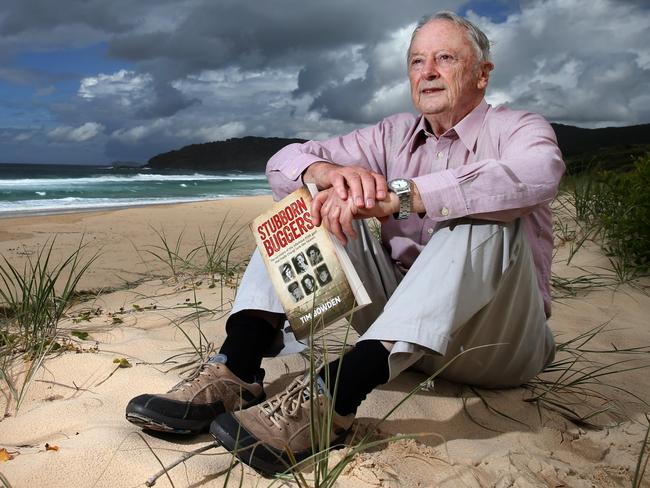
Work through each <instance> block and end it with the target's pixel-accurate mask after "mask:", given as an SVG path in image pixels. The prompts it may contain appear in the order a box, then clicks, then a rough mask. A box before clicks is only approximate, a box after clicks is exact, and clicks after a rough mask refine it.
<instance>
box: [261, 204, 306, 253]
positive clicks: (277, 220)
mask: <svg viewBox="0 0 650 488" xmlns="http://www.w3.org/2000/svg"><path fill="white" fill-rule="evenodd" d="M313 228H314V224H313V222H312V221H311V215H310V213H309V211H308V209H307V204H306V203H305V200H304V199H303V198H302V197H301V198H299V199H298V200H296V201H295V202H291V204H289V205H287V206H286V207H285V208H283V209H282V210H280V211H279V212H277V213H276V214H274V215H273V216H272V217H270V218H269V219H267V220H265V221H264V222H262V224H260V225H259V226H257V232H259V235H260V239H261V240H262V244H263V245H264V249H265V250H266V254H267V255H268V256H269V257H271V256H273V254H275V253H276V252H278V251H279V250H280V249H283V248H285V247H287V246H288V245H289V244H291V243H292V242H293V241H294V240H296V239H298V238H299V237H300V236H302V235H303V234H306V233H307V232H309V231H310V230H312V229H313Z"/></svg>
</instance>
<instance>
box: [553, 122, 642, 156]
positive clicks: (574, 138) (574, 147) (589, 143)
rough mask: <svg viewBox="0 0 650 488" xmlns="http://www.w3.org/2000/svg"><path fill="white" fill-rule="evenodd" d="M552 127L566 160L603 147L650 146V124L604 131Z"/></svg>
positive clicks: (603, 129) (554, 125) (556, 125)
mask: <svg viewBox="0 0 650 488" xmlns="http://www.w3.org/2000/svg"><path fill="white" fill-rule="evenodd" d="M551 125H552V126H553V129H554V130H555V134H556V135H557V141H558V144H559V145H560V149H561V150H562V154H563V155H564V157H565V158H566V157H570V156H575V155H577V154H581V153H585V152H590V151H593V150H595V149H598V148H601V147H609V146H629V145H633V144H650V124H642V125H630V126H627V127H603V128H602V129H583V128H582V127H574V126H572V125H562V124H551Z"/></svg>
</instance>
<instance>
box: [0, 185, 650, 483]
mask: <svg viewBox="0 0 650 488" xmlns="http://www.w3.org/2000/svg"><path fill="white" fill-rule="evenodd" d="M269 203H270V197H255V198H241V199H232V200H224V201H217V202H202V203H192V204H184V205H169V206H160V207H143V208H130V209H123V210H112V211H102V212H89V213H78V214H66V215H55V216H39V217H24V218H16V219H3V220H0V254H1V255H2V256H5V257H6V258H7V259H9V260H10V261H11V262H13V263H17V264H20V263H22V262H24V260H25V259H27V258H28V257H29V256H34V254H33V253H34V252H35V251H37V249H38V246H39V245H41V246H42V245H43V243H44V242H45V241H47V240H48V239H51V238H52V237H53V235H54V234H56V235H57V238H56V242H55V246H54V248H55V254H56V256H57V258H58V257H60V256H61V255H63V254H65V253H67V252H70V251H71V250H72V249H74V247H75V246H76V245H77V244H78V243H79V240H80V239H81V238H82V236H83V239H84V242H87V243H88V247H87V249H86V250H85V251H84V252H85V253H86V254H89V255H90V254H92V253H94V252H95V251H97V250H101V255H100V257H99V258H98V260H97V261H96V262H95V263H94V265H93V267H92V268H91V270H90V272H89V273H88V274H87V275H86V276H85V277H84V279H83V280H82V282H81V284H80V289H83V290H93V291H94V292H95V293H94V294H91V295H89V296H88V297H87V298H85V299H84V301H83V302H82V303H79V304H76V305H75V306H74V307H73V309H72V310H71V312H70V313H69V314H68V316H66V318H65V319H64V320H63V321H62V322H61V324H60V330H61V334H62V336H63V337H67V338H68V340H69V343H70V344H71V345H72V347H73V348H74V349H77V350H76V351H75V350H72V351H68V352H64V353H61V354H58V355H55V356H52V357H49V358H48V359H47V361H46V362H45V365H44V367H43V368H42V369H41V370H40V371H39V372H38V374H37V381H35V382H34V383H33V384H32V385H31V388H30V390H29V391H28V393H27V395H26V399H25V401H24V403H23V404H22V406H21V408H20V410H19V411H18V412H17V413H16V412H15V408H14V406H13V404H11V403H10V402H9V399H8V394H7V389H6V387H5V385H2V398H0V408H2V412H4V414H5V416H4V418H3V419H1V420H0V449H2V448H4V449H6V450H7V451H8V452H9V453H10V454H11V455H12V456H13V459H11V460H9V461H6V462H0V473H2V474H3V475H4V476H5V477H6V478H7V480H8V481H9V482H10V483H11V486H13V487H48V488H56V487H70V486H75V487H77V486H78V487H122V486H124V487H139V486H145V481H146V480H147V479H148V478H149V477H150V476H152V475H153V474H154V473H156V472H157V471H158V470H159V469H160V464H159V461H158V459H160V461H162V462H163V463H170V462H172V461H174V460H176V459H177V458H178V457H179V456H180V455H181V454H182V453H184V452H187V451H191V450H193V449H197V448H199V447H201V446H205V445H207V444H209V443H210V442H211V438H210V437H209V436H208V435H201V436H196V437H173V436H170V435H158V434H152V433H147V432H142V431H141V430H140V429H138V428H136V427H135V426H133V425H131V424H130V423H128V422H127V421H126V420H125V419H124V408H125V406H126V404H127V402H128V401H129V399H130V398H131V397H133V396H135V395H138V394H140V393H145V392H163V391H166V390H167V389H168V388H170V387H171V386H172V385H174V384H175V383H177V382H178V381H179V379H180V377H179V370H180V369H178V367H180V366H181V364H182V363H184V362H186V361H188V360H190V359H191V358H192V352H193V348H192V346H191V344H190V342H189V340H188V339H187V337H186V335H185V334H187V336H189V337H190V338H191V339H192V341H194V343H195V344H198V341H199V339H198V337H199V332H198V327H199V325H200V329H201V331H202V332H203V333H204V334H205V337H206V339H207V340H208V341H210V342H211V343H212V345H213V347H215V348H217V349H218V347H219V345H220V344H221V341H222V340H223V337H224V330H223V324H224V322H225V318H226V316H227V312H228V310H229V307H230V305H231V301H232V298H233V296H234V289H233V288H232V286H228V284H226V285H224V286H220V284H219V282H218V284H217V286H216V287H210V280H209V279H207V278H206V277H197V278H195V279H193V280H178V281H175V280H173V279H171V278H170V276H171V271H170V269H169V268H166V266H165V265H164V264H163V263H161V262H160V261H158V260H157V259H155V258H154V257H153V256H152V254H151V253H148V252H147V250H149V251H156V247H155V246H159V245H160V244H161V242H160V240H159V239H158V238H157V236H156V233H155V232H154V230H153V229H157V230H158V231H159V232H162V231H163V230H164V232H165V234H166V235H167V238H168V241H169V242H170V243H171V245H172V246H173V245H175V243H176V240H177V238H178V236H179V235H180V233H181V232H183V239H182V245H181V248H182V250H183V252H187V251H188V250H190V249H192V248H194V247H196V246H199V245H200V244H201V238H200V234H199V229H201V231H203V232H204V233H205V234H206V235H207V236H208V239H209V240H211V239H212V238H213V237H214V235H215V233H216V232H217V230H218V229H219V226H220V224H221V222H222V221H224V219H225V228H230V227H232V228H235V227H239V226H242V225H245V224H246V223H247V222H248V221H249V220H250V219H251V218H252V217H254V216H255V215H257V214H259V213H261V212H262V211H263V210H264V209H265V207H266V206H267V205H268V204H269ZM570 246H571V244H570V243H564V242H561V241H559V240H558V242H557V254H556V256H555V259H554V261H555V263H556V264H555V265H554V273H555V274H556V275H559V276H565V277H575V276H579V275H581V274H586V273H598V274H599V275H601V276H609V272H608V271H606V270H604V269H602V268H607V267H608V266H609V264H608V260H607V258H605V257H604V256H603V255H602V253H601V252H600V250H599V249H598V247H597V246H596V245H593V244H591V243H587V244H586V245H585V246H584V247H583V248H582V249H580V251H579V252H578V253H577V254H576V256H575V257H574V258H573V260H572V262H571V265H570V266H569V265H567V264H566V261H567V257H568V255H569V252H570ZM252 249H253V244H252V239H251V237H250V233H249V232H248V230H247V229H244V231H243V233H242V239H241V247H239V248H238V249H237V250H236V252H235V253H234V256H233V260H234V259H237V260H244V259H246V257H247V256H249V255H250V252H251V251H252ZM161 276H163V277H161ZM607 279H609V278H607ZM127 285H128V287H127ZM230 285H234V283H231V284H230ZM646 285H647V283H646ZM102 290H103V291H102ZM100 292H101V293H100ZM197 302H200V304H201V305H200V306H202V307H206V308H209V309H210V310H211V311H212V313H209V314H203V315H202V316H201V317H200V320H199V323H197V320H196V318H195V317H193V316H192V313H193V311H195V310H196V308H195V307H193V306H192V304H193V303H197ZM83 312H89V313H86V314H84V313H83ZM649 314H650V297H648V296H647V295H646V294H645V293H643V292H642V291H640V290H639V288H638V287H634V286H630V285H620V286H614V285H613V284H610V285H609V286H606V287H603V288H600V289H597V290H591V291H589V292H587V293H583V294H580V295H579V296H577V297H572V298H562V299H556V300H555V301H554V304H553V316H552V318H551V319H550V324H551V327H552V329H553V331H554V332H555V334H556V335H557V336H558V340H559V341H564V340H567V339H569V338H572V337H576V336H578V335H580V334H582V333H585V332H587V331H589V330H591V329H593V328H594V327H597V326H599V325H601V324H604V323H606V322H607V327H606V330H605V331H603V332H601V333H600V334H598V335H597V336H596V337H595V338H594V339H593V341H592V343H590V345H589V347H590V348H591V349H594V350H599V349H604V348H611V346H612V344H615V345H616V346H617V347H619V348H624V347H638V346H644V345H650V327H648V325H649V324H648V316H649ZM117 322H121V323H117ZM181 329H182V330H181ZM73 330H80V331H85V332H88V333H89V336H88V338H87V339H86V340H80V339H78V338H76V337H71V336H70V332H71V331H73ZM183 331H184V332H183ZM203 345H205V343H203ZM590 357H592V358H594V359H597V360H599V361H602V362H606V363H612V362H615V361H618V360H625V359H634V361H633V362H630V363H625V364H623V365H620V367H623V368H633V367H636V366H642V365H648V364H650V361H649V360H648V359H649V358H648V355H647V354H645V355H636V356H629V355H612V354H607V355H606V354H602V353H601V354H592V355H591V356H590ZM120 358H126V359H127V360H128V361H129V363H130V364H131V365H132V367H129V368H117V367H116V364H115V363H114V360H115V359H120ZM263 367H264V368H265V369H266V371H267V374H266V378H265V388H266V391H267V393H268V394H269V395H272V394H273V393H276V392H278V391H280V390H281V389H282V388H283V387H284V386H286V385H287V383H288V382H289V381H290V380H291V379H292V378H293V377H294V376H295V375H296V374H297V373H299V372H300V371H301V370H302V368H303V367H304V361H303V359H302V358H301V357H299V356H296V355H294V356H282V357H278V358H271V359H265V360H264V363H263ZM174 368H177V369H174ZM424 379H425V378H424V377H423V376H422V375H419V374H416V373H406V374H404V375H402V376H401V377H400V378H398V380H396V381H395V382H393V383H391V384H388V385H385V386H382V387H380V388H379V389H377V390H375V391H374V392H373V393H371V394H370V395H369V397H368V398H367V400H366V401H365V402H364V403H363V404H362V406H361V408H360V409H359V412H358V415H357V420H356V423H355V429H356V430H357V431H358V432H361V433H363V432H365V431H367V430H369V429H370V428H371V426H373V425H374V424H375V422H376V421H377V420H379V419H381V418H382V417H383V416H384V415H385V414H386V413H387V412H388V411H389V410H390V409H391V408H392V407H393V406H394V405H395V404H396V403H398V402H399V401H400V400H401V399H402V398H403V397H404V395H405V394H406V392H408V391H410V389H411V388H413V387H414V386H415V385H417V384H418V383H419V382H422V381H423V380H424ZM603 380H604V381H606V382H608V383H609V384H611V385H614V386H615V387H618V388H622V389H625V390H628V391H631V392H634V393H635V394H636V395H638V397H639V398H638V399H634V398H632V397H631V396H629V395H627V394H625V393H623V392H622V390H616V389H607V388H603V387H599V386H593V385H591V386H593V388H594V390H595V391H598V392H601V393H602V394H603V395H604V396H605V397H606V398H609V399H610V400H612V403H610V404H605V403H604V402H601V401H596V400H593V399H589V398H586V397H581V396H579V395H578V396H577V397H570V396H568V395H566V394H562V395H561V396H560V398H562V399H563V401H564V402H565V404H568V403H569V402H572V401H575V402H576V404H575V405H574V406H573V408H576V409H582V410H583V411H588V410H589V406H590V405H591V407H592V408H593V409H598V408H601V407H602V408H604V407H609V408H610V409H611V410H610V411H607V412H605V413H602V414H600V415H597V416H595V417H593V419H591V420H593V421H594V422H596V423H598V424H599V425H602V426H604V428H601V429H596V428H591V427H588V426H586V425H578V424H576V423H573V422H570V421H569V420H567V419H566V418H565V417H564V416H562V415H560V414H558V413H557V412H554V411H551V410H549V409H547V408H538V405H537V404H536V403H534V402H527V401H525V400H526V399H529V398H530V397H531V394H530V392H529V391H527V390H525V389H523V388H517V389H511V390H492V391H487V390H472V389H470V388H467V387H463V386H461V385H456V384H452V383H450V382H446V381H444V380H436V381H435V382H434V384H433V385H429V386H430V387H429V388H427V389H422V390H421V391H419V392H418V393H416V394H415V395H414V396H412V397H411V398H409V399H407V400H406V402H404V403H403V404H402V405H401V406H400V407H399V409H398V410H397V411H396V412H395V413H394V414H392V415H391V416H390V418H389V419H387V420H385V421H384V422H383V423H381V425H380V426H379V430H378V433H377V434H376V435H375V438H388V437H389V436H395V435H403V436H412V437H414V438H411V439H401V440H395V441H392V442H390V443H388V444H385V445H378V446H375V447H373V448H372V449H370V450H369V452H363V453H359V454H357V455H356V456H355V457H354V458H353V459H352V461H351V462H349V464H347V466H346V467H345V468H344V470H343V473H342V475H341V476H340V478H339V480H338V484H337V485H336V486H341V487H377V486H387V487H388V486H390V487H398V486H403V487H429V486H443V487H493V486H494V487H503V488H505V487H519V488H521V487H547V486H551V487H630V486H632V482H631V480H632V477H633V476H634V471H635V468H636V463H637V459H638V456H639V452H640V449H641V445H642V441H643V438H644V435H645V433H646V429H647V425H648V421H647V420H646V417H645V414H646V413H648V412H650V407H648V405H647V404H645V403H643V402H650V374H648V371H647V370H644V369H632V370H630V371H626V372H623V373H619V374H616V375H612V376H608V377H605V378H603ZM585 386H590V385H585ZM46 444H47V445H49V446H50V449H49V450H48V449H46ZM52 446H56V448H57V449H55V450H53V449H52ZM345 454H346V451H345V450H339V451H335V452H334V453H333V454H332V455H331V458H330V463H331V464H332V465H333V464H335V463H337V462H339V461H341V459H342V458H343V456H344V455H345ZM231 463H232V458H231V456H230V455H229V454H227V453H226V452H225V451H224V450H223V449H222V448H214V449H211V450H209V451H207V452H205V453H203V454H200V455H197V456H194V457H192V458H190V459H188V460H187V461H185V462H184V463H183V464H181V465H179V466H177V467H176V468H174V469H173V470H171V471H170V472H169V475H170V476H171V479H172V481H173V484H174V486H176V487H181V486H182V487H188V486H191V487H199V486H223V485H224V483H225V480H226V472H227V471H228V468H229V466H230V465H231ZM310 475H311V473H310V472H309V471H306V472H305V473H304V476H305V477H306V478H307V479H309V478H310ZM240 480H241V481H242V485H243V486H268V485H270V484H271V483H272V480H270V479H267V478H263V477H261V476H259V475H257V474H256V473H255V472H254V471H252V470H251V469H249V468H248V467H242V466H241V465H237V466H236V467H235V468H234V469H233V470H232V473H231V476H230V478H229V482H228V486H239V483H240ZM290 485H292V484H291V483H290V482H286V484H283V482H278V481H276V482H275V485H274V486H290ZM156 486H161V487H165V486H171V484H170V481H169V480H168V479H167V478H166V476H164V475H163V476H162V477H161V478H159V479H158V481H157V482H156ZM296 486H297V485H296ZM641 486H650V482H649V481H645V482H644V483H643V484H642V485H641Z"/></svg>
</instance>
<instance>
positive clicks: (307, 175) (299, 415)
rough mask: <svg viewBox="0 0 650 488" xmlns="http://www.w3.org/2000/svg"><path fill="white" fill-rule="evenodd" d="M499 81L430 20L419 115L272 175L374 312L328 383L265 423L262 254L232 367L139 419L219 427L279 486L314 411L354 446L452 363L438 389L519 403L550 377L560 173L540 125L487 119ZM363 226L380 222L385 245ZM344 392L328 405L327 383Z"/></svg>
mask: <svg viewBox="0 0 650 488" xmlns="http://www.w3.org/2000/svg"><path fill="white" fill-rule="evenodd" d="M492 68H493V65H492V63H491V62H490V56H489V42H488V40H487V38H486V37H485V35H484V34H483V33H482V32H481V31H480V30H479V29H478V28H477V27H476V26H475V25H473V24H471V23H470V22H468V21H467V20H465V19H463V18H462V17H459V16H457V15H455V14H453V13H450V12H441V13H438V14H435V15H433V16H431V17H428V18H426V19H424V20H423V21H422V22H421V23H420V24H419V25H418V27H417V28H416V29H415V31H414V33H413V36H412V39H411V45H410V47H409V51H408V76H409V80H410V84H411V96H412V99H413V104H414V105H415V107H416V108H417V110H418V112H419V113H420V115H418V116H414V115H411V114H398V115H394V116H390V117H387V118H386V119H384V120H382V121H380V122H379V123H378V124H376V125H374V126H372V127H368V128H364V129H360V130H357V131H354V132H352V133H350V134H347V135H344V136H341V137H337V138H334V139H331V140H328V141H324V142H307V143H305V144H294V145H290V146H287V147H286V148H284V149H283V150H281V151H280V152H279V153H278V154H276V155H275V156H274V157H273V158H272V159H271V160H270V161H269V163H268V166H267V176H268V180H269V182H270V184H271V187H272V189H273V192H274V196H275V197H276V198H278V199H279V198H281V197H283V196H285V195H287V194H288V193H290V192H291V191H293V190H295V189H296V188H298V187H300V186H301V185H302V184H303V183H304V182H313V183H315V184H316V185H317V186H318V188H319V189H320V190H321V192H320V193H319V194H318V196H317V197H316V198H315V199H314V204H313V207H312V213H313V217H314V220H315V223H316V224H317V225H318V224H320V223H325V225H327V227H328V228H329V229H330V231H331V232H332V233H333V234H334V235H336V236H337V238H339V239H340V240H341V242H343V243H345V244H346V245H347V250H348V253H349V254H350V256H351V259H352V260H353V262H354V263H355V266H356V268H357V270H358V272H359V274H360V275H361V277H362V280H363V281H364V284H365V285H366V288H367V289H368V292H369V294H370V296H371V298H372V302H373V303H372V305H370V306H368V307H366V308H364V309H362V310H361V311H359V312H358V313H355V315H354V318H353V323H352V326H353V327H354V328H355V329H356V330H357V331H358V332H359V334H360V339H359V340H358V342H357V343H356V344H355V346H354V347H353V348H352V349H351V350H350V351H348V352H347V353H346V354H345V355H344V356H343V357H342V358H341V359H339V360H336V361H334V362H332V363H330V364H328V365H326V366H325V367H323V368H322V370H321V371H320V372H319V374H318V376H317V378H315V381H314V383H315V384H312V385H310V381H309V378H308V377H307V378H300V379H298V380H297V381H296V382H294V383H293V384H292V385H290V386H289V388H288V389H287V390H285V391H284V392H282V393H281V394H279V395H277V396H276V397H273V398H271V399H269V400H267V401H265V402H263V403H261V404H260V405H255V406H253V405H254V404H256V403H260V402H262V399H263V396H264V394H263V390H262V385H261V376H260V373H259V371H260V370H259V368H260V364H261V360H262V356H263V355H264V353H265V352H266V351H267V350H268V349H269V347H270V345H271V344H272V342H273V340H274V337H275V335H276V333H277V331H278V329H279V328H280V327H281V325H282V324H283V322H284V315H283V312H282V308H281V307H280V304H279V303H278V300H277V298H276V297H275V294H274V292H273V288H272V286H271V285H270V284H269V283H268V281H269V280H268V279H264V276H265V270H264V267H263V265H262V263H261V258H260V257H259V255H257V254H255V255H254V256H253V258H252V260H251V263H250V265H249V267H248V269H247V271H246V273H245V275H244V278H243V280H242V284H241V287H240V289H239V292H238V295H237V301H236V303H235V305H234V308H233V312H232V314H231V316H230V317H229V319H228V322H227V325H226V330H227V338H226V340H225V342H224V344H223V347H222V349H221V354H220V355H218V356H216V357H215V358H213V359H212V360H211V362H210V363H208V365H206V366H204V370H203V371H202V373H201V374H200V375H198V376H197V378H196V379H195V380H193V381H191V382H189V383H185V384H182V385H180V386H179V387H178V388H177V389H176V390H173V391H172V392H170V393H168V394H167V395H142V396H141V397H137V398H136V399H134V400H132V402H131V404H130V405H129V407H128V408H127V418H129V419H130V420H132V421H134V422H136V423H139V424H140V425H144V426H145V427H149V428H160V427H161V425H162V426H165V427H167V428H169V429H178V430H183V429H185V430H187V431H197V430H201V429H203V428H205V426H206V425H207V424H209V423H210V421H211V420H212V419H213V418H214V417H215V415H216V414H217V413H219V412H223V413H219V415H218V416H217V417H216V419H215V420H214V422H213V423H212V425H211V427H210V431H211V432H212V434H213V435H214V436H215V437H216V438H217V439H218V440H219V441H220V442H221V443H222V444H223V445H224V446H225V447H226V448H228V449H230V450H233V451H234V452H236V453H237V455H238V456H239V457H240V458H241V459H242V460H243V461H245V462H246V463H248V464H250V465H251V466H253V467H255V468H256V469H258V470H260V471H262V472H265V473H274V472H277V471H282V470H285V469H286V468H287V467H288V466H289V465H290V461H289V459H290V456H288V455H287V450H290V451H291V452H292V454H293V456H294V457H295V459H297V460H300V459H303V458H305V457H307V456H309V455H310V454H311V438H310V435H311V434H310V429H309V419H310V408H311V406H312V405H318V406H319V407H318V408H320V409H323V408H327V406H329V405H331V404H332V403H333V410H334V413H333V419H332V432H331V439H332V443H336V442H339V441H342V440H343V438H344V436H345V434H346V432H347V430H348V429H349V428H350V426H351V424H352V421H353V419H354V415H355V412H356V410H357V407H358V406H359V405H360V404H361V402H362V401H363V400H364V399H365V397H366V395H367V394H368V393H370V392H371V391H372V390H373V389H374V388H375V387H377V386H378V385H380V384H383V383H386V382H388V381H390V380H391V379H393V378H395V377H396V376H397V375H398V374H400V372H402V371H404V370H405V369H406V368H409V367H411V368H415V369H417V370H420V371H423V372H425V373H427V374H432V373H434V372H435V371H436V370H438V369H440V368H441V367H442V366H443V365H445V364H447V363H448V362H449V361H450V360H451V359H452V358H455V360H454V361H453V363H451V365H449V366H448V367H447V368H446V369H445V370H444V371H443V373H442V376H443V377H446V378H448V379H450V380H452V381H458V382H463V383H468V384H473V385H479V386H484V387H510V386H516V385H519V384H521V383H522V382H525V381H526V380H528V379H530V378H531V377H533V376H534V375H536V374H537V373H539V372H540V371H541V370H542V369H543V368H544V367H545V365H547V364H548V363H549V362H550V361H551V360H552V358H553V355H554V350H555V345H554V341H553V336H552V334H551V332H550V330H549V328H548V326H547V323H546V319H547V317H548V316H549V315H550V294H549V274H550V266H551V251H552V220H551V213H550V210H549V206H548V204H549V202H550V201H551V199H552V198H553V197H554V195H555V194H556V191H557V187H558V183H559V180H560V177H561V175H562V173H563V170H564V164H563V162H562V157H561V154H560V151H559V149H558V147H557V144H556V140H555V135H554V133H553V130H552V128H551V127H550V125H549V124H548V123H547V122H546V121H545V120H544V119H543V118H542V117H540V116H539V115H535V114H532V113H527V112H518V111H512V110H508V109H506V108H502V107H499V108H493V107H491V106H489V105H488V104H487V103H486V102H485V100H484V94H485V90H486V87H487V85H488V79H489V74H490V71H491V70H492ZM366 217H377V218H379V219H380V221H381V222H382V228H381V240H380V241H379V240H377V239H375V238H374V237H373V236H372V235H371V234H370V233H369V232H368V230H367V228H366V226H365V224H363V220H361V219H363V218H366ZM252 337H254V339H252ZM337 375H338V378H339V380H338V386H337V395H336V398H335V399H332V398H331V396H330V393H329V389H328V385H327V384H326V383H325V381H324V380H325V378H336V377H337ZM240 391H241V397H240V396H239V392H240ZM314 392H315V393H316V394H317V395H318V399H315V398H310V397H311V395H312V394H313V393H314ZM240 407H243V409H241V408H240ZM246 407H249V408H246Z"/></svg>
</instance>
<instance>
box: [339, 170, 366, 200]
mask: <svg viewBox="0 0 650 488" xmlns="http://www.w3.org/2000/svg"><path fill="white" fill-rule="evenodd" d="M344 176H345V182H346V183H347V184H348V188H349V190H350V197H351V198H352V201H353V202H354V204H355V205H356V206H357V207H364V206H365V204H364V202H363V184H362V182H361V175H359V173H358V171H356V170H354V169H349V170H347V171H346V172H345V173H344Z"/></svg>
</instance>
